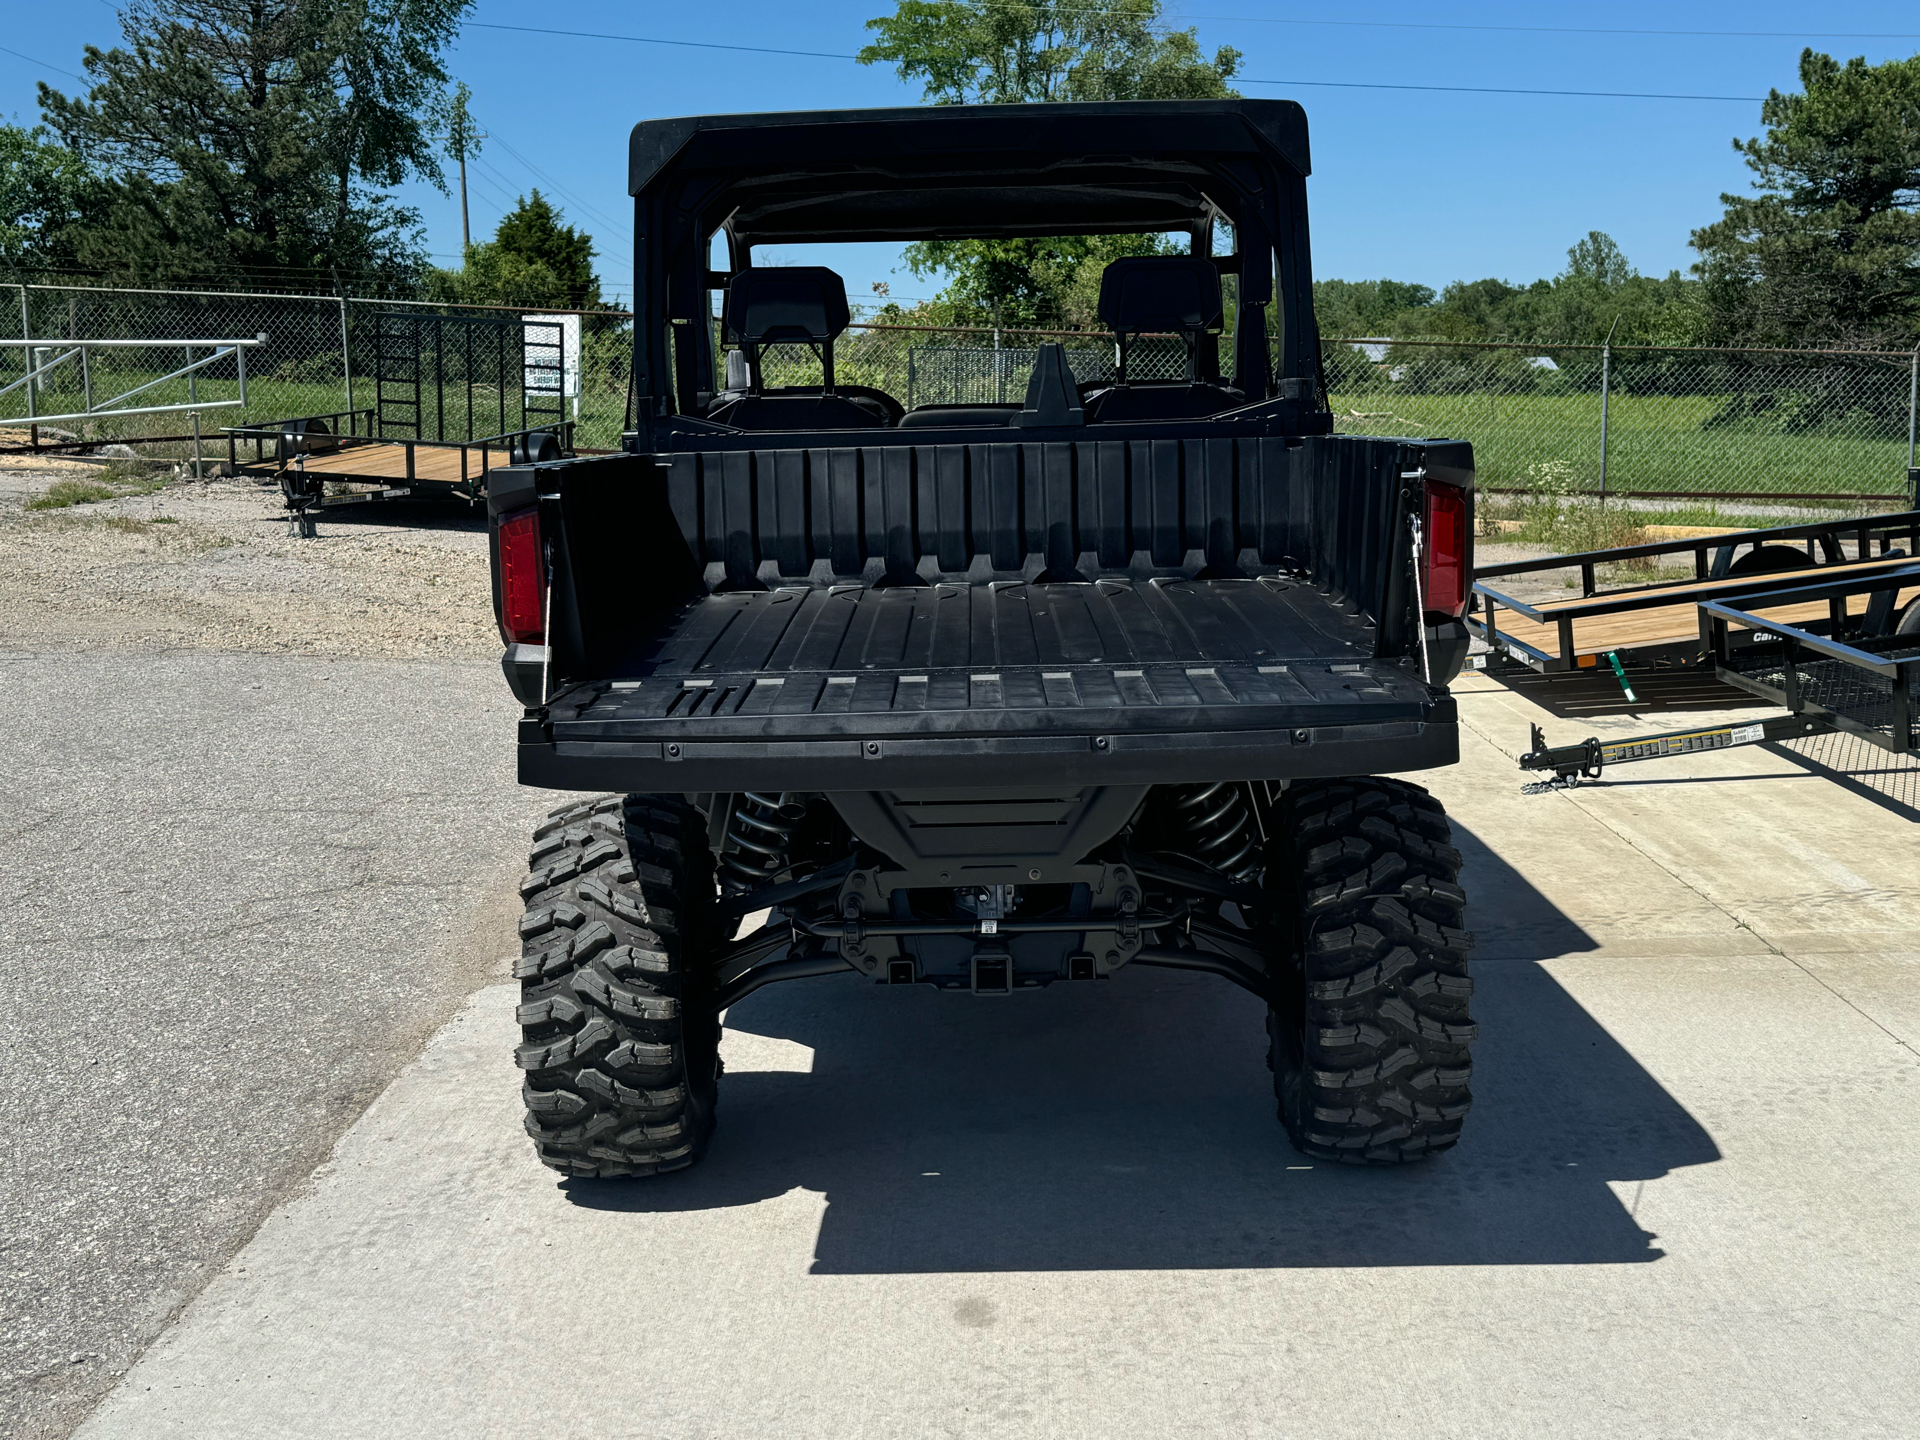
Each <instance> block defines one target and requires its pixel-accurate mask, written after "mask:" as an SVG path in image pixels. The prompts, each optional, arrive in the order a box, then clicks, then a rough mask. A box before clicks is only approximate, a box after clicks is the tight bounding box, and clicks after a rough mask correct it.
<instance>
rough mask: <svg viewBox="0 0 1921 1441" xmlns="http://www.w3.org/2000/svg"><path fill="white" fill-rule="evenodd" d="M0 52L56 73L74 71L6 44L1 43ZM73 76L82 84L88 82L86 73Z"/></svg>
mask: <svg viewBox="0 0 1921 1441" xmlns="http://www.w3.org/2000/svg"><path fill="white" fill-rule="evenodd" d="M0 52H5V53H6V54H8V55H11V56H13V58H14V59H16V60H24V61H26V62H27V63H28V64H29V65H38V66H39V67H40V68H41V69H42V70H51V71H53V73H54V74H56V75H73V72H72V71H71V70H64V69H62V68H61V67H60V66H58V65H49V64H48V63H47V62H46V61H44V60H36V59H34V58H33V56H31V55H26V54H22V53H21V52H20V51H18V50H8V49H7V47H6V46H4V45H0ZM73 78H74V79H75V80H78V81H79V82H80V83H81V84H82V85H85V84H86V83H87V77H86V76H84V75H73Z"/></svg>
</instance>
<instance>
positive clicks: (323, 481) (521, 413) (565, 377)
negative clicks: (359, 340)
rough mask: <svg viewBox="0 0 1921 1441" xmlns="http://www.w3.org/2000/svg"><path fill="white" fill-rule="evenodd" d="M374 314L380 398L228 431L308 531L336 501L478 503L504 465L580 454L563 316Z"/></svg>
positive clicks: (243, 461) (251, 469)
mask: <svg viewBox="0 0 1921 1441" xmlns="http://www.w3.org/2000/svg"><path fill="white" fill-rule="evenodd" d="M371 321H372V347H371V348H372V354H373V371H372V374H371V376H369V377H367V379H368V380H369V381H370V382H371V384H372V387H373V393H374V404H373V405H371V406H361V407H357V408H353V409H348V410H342V411H335V412H332V413H329V414H325V415H308V416H300V417H297V418H292V419H287V420H276V421H267V422H264V423H261V424H255V425H238V426H229V427H227V430H226V435H227V461H228V465H229V467H230V468H231V469H232V470H233V471H234V472H235V473H236V474H239V475H251V476H254V477H256V478H259V479H265V480H272V481H275V482H277V483H278V484H279V486H280V490H281V494H282V495H283V496H284V497H285V499H286V504H287V508H288V510H290V511H292V512H294V515H295V517H296V522H297V524H298V525H299V527H300V530H301V533H302V534H304V535H309V536H310V535H312V534H313V513H314V512H316V511H319V510H322V509H328V508H332V507H335V506H343V505H361V504H365V503H367V502H370V501H384V500H403V499H416V500H418V499H461V500H465V501H467V502H468V504H470V505H478V504H479V502H480V500H481V498H482V497H483V496H484V495H485V494H486V489H487V476H488V474H489V472H491V471H493V470H495V469H497V468H498V467H500V466H503V465H513V464H525V463H527V462H530V461H543V460H558V459H562V458H564V457H567V456H570V455H573V454H574V453H575V451H574V424H573V422H572V421H570V420H568V419H566V418H565V404H566V400H565V397H566V396H567V395H568V394H570V393H574V392H577V390H578V377H577V376H573V375H572V374H571V370H570V364H577V362H572V363H570V361H569V359H568V355H569V346H568V345H567V343H566V338H567V334H568V327H567V324H566V322H565V321H563V319H561V318H558V317H551V316H549V317H522V316H450V315H440V314H438V313H433V312H428V313H421V312H417V311H392V312H380V313H377V314H375V315H374V316H372V318H371ZM570 387H571V389H570ZM348 393H349V396H350V397H351V394H352V387H351V386H349V390H348ZM510 419H511V420H514V421H517V422H518V428H510V426H509V421H510ZM330 487H331V488H332V490H333V492H334V493H333V494H331V495H329V494H328V490H329V488H330Z"/></svg>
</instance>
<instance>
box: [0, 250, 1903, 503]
mask: <svg viewBox="0 0 1921 1441" xmlns="http://www.w3.org/2000/svg"><path fill="white" fill-rule="evenodd" d="M0 307H4V308H5V311H8V312H11V314H6V313H0V387H5V386H8V385H13V386H14V388H13V389H12V390H10V391H6V392H5V393H4V394H0V416H3V417H5V418H9V419H15V420H20V419H24V418H27V417H28V412H29V411H32V412H33V413H35V414H38V415H59V414H69V413H73V412H78V411H83V410H86V409H88V408H89V406H88V401H89V400H91V402H92V404H93V405H100V403H101V402H102V401H103V400H107V399H111V398H114V397H117V396H119V395H120V394H121V393H122V392H125V391H129V390H133V389H135V388H136V387H144V389H141V390H140V393H139V394H138V395H137V396H135V397H133V398H131V399H129V400H128V401H127V402H126V403H127V405H128V406H161V405H191V404H195V403H198V404H200V405H201V406H203V407H204V410H203V413H201V414H200V416H199V424H200V426H201V428H202V430H203V432H204V433H206V434H210V435H213V434H217V433H218V428H219V427H220V426H223V425H240V424H253V425H260V424H267V423H271V422H274V421H278V420H286V419H293V418H296V417H301V416H314V415H339V414H341V413H344V412H365V413H367V415H366V417H365V418H363V419H362V420H361V421H360V422H359V423H362V424H365V423H367V421H368V419H371V420H372V421H373V422H375V423H377V424H379V425H381V426H382V427H384V429H385V431H386V433H388V434H398V433H402V432H403V431H405V432H406V433H411V434H414V435H417V436H419V437H421V438H429V439H431V438H435V437H443V438H448V439H453V438H472V437H474V436H476V435H480V434H497V433H500V431H502V430H510V429H515V428H518V426H519V424H520V416H521V415H522V414H523V413H528V414H531V413H532V410H526V411H523V407H524V406H525V405H526V402H527V394H526V391H527V389H528V384H529V379H530V376H531V374H532V371H533V370H534V368H535V367H534V366H533V364H532V362H531V360H530V359H529V356H528V355H527V354H526V353H525V349H526V347H527V346H528V345H529V344H531V340H530V339H529V337H530V336H531V335H532V332H533V329H534V327H532V326H531V325H529V324H528V322H531V321H534V320H536V317H535V316H534V315H533V314H532V313H528V314H526V315H523V314H522V313H521V312H519V311H514V310H507V309H500V308H492V307H471V306H435V305H422V304H418V303H411V304H410V303H407V302H400V301H389V300H362V299H357V298H354V297H339V296H299V295H273V294H245V293H226V292H179V291H154V290H113V289H104V288H100V287H91V286H58V285H7V286H0ZM435 316H438V317H445V318H447V319H450V320H459V321H461V322H462V323H461V324H459V325H440V326H435V325H430V324H422V323H420V322H421V321H422V319H423V318H427V317H435ZM395 317H400V318H401V319H399V320H396V319H394V318H395ZM407 317H412V318H413V319H412V322H411V323H409V322H408V321H407V320H406V318H407ZM578 325H579V330H580V345H579V355H578V358H577V360H576V361H574V362H573V371H574V379H573V380H572V381H571V382H570V384H569V386H568V390H569V392H570V393H569V394H568V396H567V406H568V409H569V412H570V418H573V419H575V420H576V429H575V436H576V440H577V442H578V444H580V445H581V446H582V447H584V448H591V449H613V448H616V447H617V446H618V445H619V444H620V434H621V431H622V430H623V429H624V428H625V426H626V424H627V421H628V416H627V388H628V378H629V366H630V363H631V351H632V345H633V317H632V316H631V315H628V314H626V313H625V312H621V311H590V312H582V313H580V314H579V319H578ZM542 333H543V334H546V335H550V334H551V328H549V329H548V330H546V331H543V332H542ZM9 335H11V336H14V337H18V338H19V339H20V340H24V341H29V342H31V341H39V342H42V345H41V346H38V347H36V346H33V345H31V344H21V343H19V341H18V340H16V342H15V343H13V344H8V342H7V337H8V336H9ZM405 335H411V336H412V337H413V338H412V339H411V340H406V341H404V342H401V341H396V339H395V337H396V336H405ZM255 337H260V338H262V343H261V344H259V345H257V346H255V347H252V348H251V349H250V350H249V352H248V356H247V397H246V404H245V405H244V406H241V405H238V404H230V405H225V406H219V407H216V406H215V405H214V404H213V402H215V401H237V400H238V399H239V374H238V363H237V361H236V360H235V359H234V358H233V357H225V358H223V359H221V360H219V361H217V362H215V363H214V364H212V365H208V366H205V367H203V368H201V369H200V370H198V371H195V372H193V373H192V374H191V375H182V376H175V377H173V378H171V379H167V378H164V377H165V376H166V375H167V372H168V371H169V370H172V369H174V368H177V367H178V366H179V365H180V363H181V361H180V354H181V352H179V351H177V350H174V351H165V352H158V351H137V350H123V351H116V352H107V351H97V352H93V353H92V354H91V355H90V356H89V357H88V362H89V364H88V371H87V373H85V374H83V373H82V367H81V366H80V365H79V364H77V363H74V362H67V363H63V364H60V365H57V366H55V367H54V368H53V369H52V370H50V371H48V372H47V373H46V374H45V375H44V376H42V377H40V378H39V379H36V380H35V381H33V382H31V383H28V384H16V382H20V381H21V380H22V377H23V376H24V375H25V373H26V372H27V371H28V370H29V369H32V368H34V367H36V366H42V365H45V364H47V363H48V362H49V361H50V360H52V359H54V358H55V353H54V352H53V349H52V343H53V342H58V341H61V340H79V339H89V340H132V339H140V340H171V341H176V342H178V341H182V340H243V339H253V338H255ZM425 337H431V339H426V338H425ZM1046 341H1057V342H1059V343H1060V344H1061V345H1062V346H1063V347H1064V348H1065V349H1066V352H1067V358H1068V363H1069V366H1070V367H1071V369H1072V370H1073V372H1074V375H1075V377H1076V378H1077V379H1079V380H1081V381H1083V382H1087V383H1098V382H1104V381H1112V380H1114V379H1115V378H1116V374H1117V372H1116V353H1115V347H1114V343H1113V340H1112V338H1111V337H1109V336H1105V335H1098V334H1088V333H1083V332H1051V331H1016V330H1000V331H993V330H980V329H974V330H959V329H954V330H935V329H920V328H909V327H899V326H885V325H871V324H856V325H855V326H853V327H852V328H851V329H850V330H849V331H848V333H847V334H846V335H845V336H843V337H842V338H841V340H840V341H839V342H838V344H837V345H836V347H835V371H836V379H837V380H838V381H839V382H840V383H842V384H844V385H861V386H871V387H873V388H874V389H877V390H882V391H885V392H886V393H887V394H889V395H891V396H893V397H894V398H895V399H896V400H898V401H899V402H900V403H901V404H902V405H905V406H907V407H909V408H912V407H914V406H919V405H955V404H993V403H1018V402H1019V401H1020V400H1021V399H1022V398H1023V397H1024V396H1025V394H1026V389H1027V378H1028V375H1029V373H1030V372H1031V370H1032V368H1033V365H1034V357H1035V353H1036V349H1037V347H1038V346H1039V345H1040V344H1042V343H1043V342H1046ZM397 344H398V345H399V350H396V348H395V347H396V345H397ZM1231 345H1232V341H1231V337H1222V338H1220V340H1219V341H1218V347H1219V351H1220V354H1221V355H1223V356H1226V355H1228V354H1231ZM718 350H719V347H718V346H717V347H716V351H717V353H718ZM403 352H404V353H403ZM1322 358H1323V366H1324V370H1325V374H1326V378H1327V384H1328V399H1329V405H1330V408H1331V409H1332V410H1333V412H1334V421H1335V428H1336V429H1337V430H1338V431H1341V432H1343V433H1346V434H1367V435H1396V436H1411V437H1412V436H1420V437H1427V436H1446V437H1450V438H1458V439H1465V440H1469V441H1472V442H1473V443H1474V448H1475V460H1476V465H1477V468H1478V472H1479V481H1480V484H1481V486H1482V487H1483V488H1484V489H1486V490H1488V491H1489V492H1492V493H1495V494H1500V493H1504V492H1507V493H1521V494H1530V495H1541V496H1547V497H1582V496H1607V497H1610V498H1612V497H1617V496H1618V497H1625V498H1634V497H1639V498H1641V499H1642V500H1644V501H1646V502H1649V503H1652V502H1654V501H1657V500H1668V499H1683V498H1691V499H1712V500H1717V501H1718V500H1728V501H1761V502H1782V503H1792V504H1795V505H1819V506H1831V507H1845V508H1850V509H1854V510H1873V509H1886V508H1893V507H1897V506H1899V505H1902V504H1904V503H1906V496H1907V486H1908V481H1907V471H1908V468H1909V467H1910V466H1911V465H1913V464H1914V449H1915V429H1914V428H1915V386H1916V372H1915V357H1914V354H1913V353H1912V352H1907V351H1894V352H1890V351H1758V350H1699V349H1693V350H1684V349H1671V350H1661V349H1652V348H1647V347H1626V346H1621V347H1613V348H1608V347H1603V346H1555V345H1527V344H1509V343H1464V342H1443V341H1409V340H1366V339H1361V340H1345V339H1330V340H1328V341H1326V342H1324V345H1323V352H1322ZM717 369H718V365H717ZM763 369H764V374H765V377H766V381H767V383H768V384H770V385H806V384H818V383H819V381H820V374H821V367H820V359H819V357H818V356H817V355H815V354H814V353H813V352H812V351H811V350H810V349H809V348H808V347H805V346H788V345H782V346H773V347H770V348H769V350H768V352H767V354H766V356H765V357H764V358H763ZM1128 372H1129V375H1130V377H1131V378H1134V379H1140V380H1172V379H1178V378H1180V377H1181V376H1183V375H1184V374H1185V373H1186V357H1185V350H1184V347H1183V345H1182V343H1181V342H1180V341H1179V340H1177V339H1173V338H1167V337H1143V338H1141V339H1139V340H1136V341H1134V342H1133V343H1131V344H1130V347H1129V352H1128ZM396 376H398V377H399V382H398V386H397V387H396V385H395V384H392V383H390V382H394V381H395V377H396ZM720 385H721V381H720V377H719V376H718V375H716V378H715V388H716V389H719V388H720ZM396 388H398V389H399V390H411V391H412V392H414V396H415V398H414V400H413V402H412V404H411V405H406V404H398V403H395V400H394V394H393V392H394V391H395V390H396ZM576 392H577V393H576ZM186 415H187V412H185V411H175V412H172V413H165V414H158V415H155V414H119V415H100V416H94V417H91V418H88V419H85V420H80V421H68V422H61V423H59V424H57V425H48V426H45V427H41V428H40V434H39V437H38V439H39V441H40V443H42V444H45V443H49V442H52V443H62V442H65V443H74V442H101V441H112V440H126V439H135V438H141V439H145V438H152V437H163V436H164V437H169V438H176V437H179V436H182V435H184V434H185V432H186V431H187V429H188V428H189V427H188V426H187V425H186V424H185V423H183V422H184V421H185V419H186ZM503 422H504V423H503ZM396 427H398V429H397V428H396ZM30 441H31V432H30V428H29V426H28V425H21V426H17V427H15V428H14V429H13V430H12V431H11V433H0V447H5V446H8V445H13V446H20V445H25V444H28V443H30Z"/></svg>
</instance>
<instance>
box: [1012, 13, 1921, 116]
mask: <svg viewBox="0 0 1921 1441" xmlns="http://www.w3.org/2000/svg"><path fill="white" fill-rule="evenodd" d="M983 3H985V4H986V5H987V7H988V8H989V9H994V10H1025V9H1028V8H1030V7H1029V6H1026V5H1023V4H1021V3H1020V0H983ZM1053 8H1054V9H1057V10H1072V11H1075V12H1077V13H1079V14H1085V15H1101V14H1118V13H1119V12H1118V11H1114V10H1112V9H1111V8H1110V7H1108V6H1104V5H1056V6H1054V7H1053ZM1188 20H1219V21H1225V22H1227V23H1230V24H1235V25H1330V26H1340V27H1344V28H1351V29H1367V30H1497V31H1504V32H1508V33H1511V34H1521V35H1666V36H1705V37H1710V38H1715V39H1766V40H1906V39H1910V38H1912V37H1911V35H1910V34H1909V32H1907V31H1905V30H1639V29H1629V28H1625V27H1600V26H1588V25H1452V24H1447V23H1445V22H1442V21H1424V20H1300V19H1295V18H1293V17H1292V16H1280V15H1182V16H1180V17H1178V19H1171V20H1169V21H1165V22H1163V23H1164V24H1167V25H1170V26H1171V25H1174V24H1179V23H1182V22H1184V21H1188ZM1554 93H1556V94H1558V93H1560V92H1558V91H1557V92H1554Z"/></svg>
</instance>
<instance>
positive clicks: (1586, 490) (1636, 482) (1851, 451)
mask: <svg viewBox="0 0 1921 1441" xmlns="http://www.w3.org/2000/svg"><path fill="white" fill-rule="evenodd" d="M1322 365H1323V369H1324V371H1325V374H1326V376H1327V385H1328V400H1329V405H1330V408H1331V409H1332V410H1333V412H1334V424H1335V428H1336V429H1337V430H1339V431H1341V432H1343V433H1347V434H1357V435H1405V436H1443V435H1445V436H1457V437H1461V438H1463V439H1467V440H1471V441H1473V442H1474V463H1475V470H1476V482H1477V484H1478V485H1479V486H1480V487H1481V488H1483V489H1485V490H1489V491H1494V492H1503V491H1505V492H1519V493H1524V494H1527V493H1532V494H1542V495H1548V496H1554V495H1561V496H1595V497H1600V496H1606V497H1615V496H1621V497H1625V498H1634V497H1640V498H1644V499H1680V498H1707V499H1728V500H1776V501H1790V502H1797V503H1799V502H1842V503H1860V505H1865V506H1868V507H1870V508H1871V507H1872V506H1873V505H1876V504H1879V505H1882V506H1897V505H1899V504H1901V503H1903V502H1904V500H1905V497H1906V496H1907V492H1908V479H1907V470H1908V467H1909V466H1910V465H1912V464H1913V463H1914V461H1913V453H1914V444H1915V435H1914V426H1915V408H1914V407H1915V356H1914V352H1912V351H1782V350H1702V349H1655V348H1652V347H1641V346H1634V347H1629V346H1620V347H1607V346H1542V345H1515V344H1496V343H1478V344H1462V343H1445V342H1422V341H1402V340H1392V341H1390V340H1371V341H1370V340H1358V341H1357V340H1331V341H1328V342H1326V344H1325V345H1324V347H1323V353H1322ZM1857 508H1859V506H1857Z"/></svg>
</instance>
